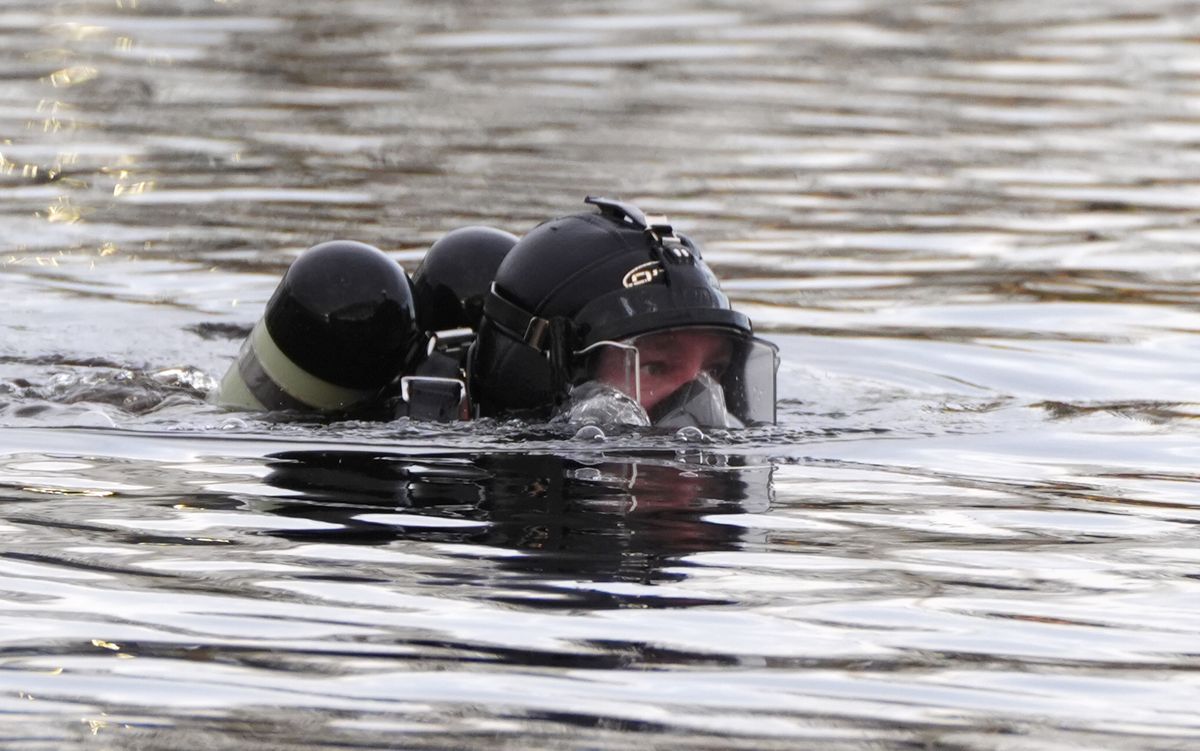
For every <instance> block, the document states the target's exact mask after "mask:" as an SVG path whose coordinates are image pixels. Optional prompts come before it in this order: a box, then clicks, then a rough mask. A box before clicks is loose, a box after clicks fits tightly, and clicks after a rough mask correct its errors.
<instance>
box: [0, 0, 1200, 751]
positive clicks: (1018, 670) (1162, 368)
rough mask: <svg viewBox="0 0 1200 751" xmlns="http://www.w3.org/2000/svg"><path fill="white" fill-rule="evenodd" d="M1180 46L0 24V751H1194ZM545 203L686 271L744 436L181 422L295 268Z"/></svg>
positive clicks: (343, 23) (803, 7) (172, 4)
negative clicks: (728, 320) (775, 371)
mask: <svg viewBox="0 0 1200 751" xmlns="http://www.w3.org/2000/svg"><path fill="white" fill-rule="evenodd" d="M1197 18H1198V17H1197V14H1196V13H1195V8H1194V7H1193V5H1192V4H1191V3H1188V2H1179V1H1178V0H1146V2H1141V3H1139V4H1137V6H1136V7H1133V6H1131V5H1130V4H1129V3H1122V2H1117V1H1116V0H1100V1H1098V2H1088V3H1078V2H1065V3H1046V2H1032V0H1000V1H998V2H978V1H972V0H946V1H944V2H943V1H936V0H928V1H926V0H919V1H918V2H910V3H902V4H895V3H886V2H881V1H880V0H819V1H817V2H806V3H803V4H799V5H798V4H796V3H787V2H782V0H773V1H769V2H765V3H758V4H755V5H753V6H752V7H751V6H747V5H746V4H736V3H730V2H716V3H698V2H695V0H667V1H666V2H664V3H659V4H657V5H655V6H654V7H653V8H648V7H646V6H645V4H644V3H642V4H638V3H633V2H629V1H628V0H618V2H615V3H610V4H608V5H605V6H604V7H593V6H587V7H584V6H582V5H580V6H578V7H575V6H571V5H569V4H568V5H564V4H562V3H556V4H549V3H545V2H540V1H539V0H523V1H522V2H509V3H502V4H483V3H468V2H463V3H454V4H444V3H442V4H437V3H425V4H396V3H390V2H384V1H383V0H343V1H342V2H338V3H331V2H317V3H315V4H314V3H308V4H305V5H304V6H303V7H302V8H301V7H298V6H295V5H294V4H288V3H281V2H273V1H266V2H258V3H245V2H238V1H237V0H216V1H210V0H164V1H163V2H149V0H79V1H78V2H73V3H68V4H56V5H47V4H38V3H33V2H27V1H22V0H17V1H15V2H9V3H5V4H3V5H2V6H0V63H2V65H3V70H4V74H3V75H2V76H0V198H2V199H3V200H0V226H2V227H3V233H2V234H0V285H2V286H0V289H2V290H3V292H4V294H5V295H6V296H7V298H8V303H7V304H6V305H5V307H4V308H3V311H4V314H3V316H0V509H2V510H3V513H2V514H0V529H2V530H3V531H4V533H5V535H6V540H7V544H6V547H5V549H4V551H3V552H0V651H2V654H3V659H4V663H3V667H4V669H3V670H0V685H2V688H0V706H2V709H3V715H2V717H3V719H0V737H3V738H4V745H5V746H6V747H8V746H11V747H14V748H17V747H20V748H63V747H69V746H72V745H79V746H82V745H85V744H95V743H101V744H108V745H112V746H114V747H118V746H119V747H147V748H176V747H181V746H196V747H222V748H224V747H231V748H232V747H245V746H247V745H251V746H252V745H256V744H257V745H268V744H274V746H275V747H279V748H297V747H300V748H305V747H312V746H315V745H322V746H323V747H328V748H364V747H367V748H371V747H379V748H392V747H396V746H401V745H402V746H406V747H414V748H463V747H484V746H486V747H489V748H491V747H495V746H496V745H514V746H520V747H551V748H559V747H561V748H567V747H575V746H580V745H586V746H587V747H590V748H627V747H629V746H630V745H634V744H637V745H642V744H643V742H645V743H648V744H649V745H652V746H656V747H657V746H661V747H664V748H665V747H677V748H713V749H716V748H721V749H725V748H747V749H750V748H753V749H760V748H771V747H776V748H795V747H812V748H862V747H865V746H881V747H906V746H920V747H938V748H941V747H947V748H950V747H953V748H981V749H984V748H986V749H997V748H1006V749H1034V748H1037V749H1042V748H1047V747H1104V748H1118V747H1137V748H1144V747H1162V748H1168V747H1170V748H1183V747H1189V746H1191V745H1194V742H1195V736H1196V735H1197V733H1198V732H1200V723H1198V722H1197V715H1196V712H1195V709H1194V706H1195V703H1196V702H1195V696H1196V688H1197V685H1196V684H1197V680H1196V677H1195V672H1196V671H1195V667H1196V665H1195V659H1194V653H1195V647H1194V643H1195V641H1196V639H1195V636H1196V634H1197V631H1198V628H1200V624H1198V623H1197V618H1196V613H1197V612H1200V609H1198V608H1197V591H1196V564H1197V562H1198V561H1197V555H1196V554H1195V553H1194V552H1193V549H1194V548H1195V544H1194V543H1195V531H1194V530H1195V524H1196V521H1197V511H1196V509H1197V504H1196V493H1195V489H1196V487H1197V481H1198V477H1197V474H1196V469H1195V466H1196V460H1197V459H1198V458H1200V451H1198V450H1197V448H1196V435H1197V421H1196V417H1197V415H1198V414H1200V412H1198V409H1197V405H1198V404H1200V386H1198V385H1197V384H1198V383H1200V381H1197V379H1196V377H1195V374H1196V373H1197V372H1200V346H1198V345H1197V342H1198V340H1197V336H1198V334H1197V332H1200V313H1198V309H1197V307H1196V304H1195V302H1194V300H1195V299H1196V297H1197V292H1200V289H1198V285H1197V279H1198V278H1200V273H1198V272H1200V264H1198V261H1197V257H1196V254H1195V239H1196V232H1195V227H1194V225H1195V222H1196V215H1197V211H1198V210H1200V189H1198V185H1200V183H1198V182H1197V178H1196V175H1197V174H1198V171H1197V167H1198V166H1200V162H1198V157H1197V152H1196V150H1195V149H1194V148H1192V147H1193V146H1194V143H1195V141H1196V139H1197V137H1198V136H1200V118H1198V116H1197V110H1198V104H1200V98H1198V96H1200V88H1198V87H1197V84H1196V76H1195V74H1196V72H1197V71H1200V47H1197V45H1196V43H1195V40H1196V39H1197V38H1198V37H1197V35H1198V33H1200V21H1198V20H1197ZM589 193H605V194H611V195H620V196H622V197H624V198H626V199H629V200H635V201H638V202H639V203H641V204H642V205H644V206H646V207H648V208H652V209H653V210H655V211H659V212H664V213H667V214H670V215H671V217H672V218H673V219H674V220H675V221H676V222H677V223H678V224H679V225H680V226H681V227H682V228H683V229H684V230H685V231H687V232H689V233H690V234H692V235H694V236H696V237H697V238H699V239H700V240H701V241H703V242H704V243H705V246H706V249H705V256H706V259H707V260H708V261H709V262H710V264H711V265H712V266H713V268H714V269H715V270H716V271H717V273H718V274H719V275H720V276H721V277H722V278H723V279H725V280H726V284H725V288H726V290H727V291H728V292H729V294H730V295H731V297H732V298H734V300H735V301H736V303H737V305H738V306H739V307H741V308H743V309H745V310H746V311H747V312H749V313H750V314H751V316H752V317H753V318H754V320H755V323H756V325H757V326H758V328H759V330H760V331H761V332H763V333H765V334H766V335H767V336H769V337H770V338H772V339H774V340H776V341H778V343H779V344H780V346H781V349H782V354H783V359H784V365H783V370H782V371H781V383H780V391H781V394H782V397H783V400H782V403H781V405H780V414H781V425H780V426H779V427H777V428H775V429H770V430H765V429H764V430H756V431H750V432H748V433H745V434H738V435H734V436H731V437H730V438H728V439H724V438H721V439H719V440H716V441H711V442H708V443H701V444H699V445H696V444H694V443H686V442H682V441H679V440H677V439H674V438H672V437H670V436H655V435H648V434H637V433H633V434H628V435H621V436H612V437H610V438H609V439H608V440H606V441H603V442H589V441H584V440H577V439H572V438H571V437H570V436H569V435H563V434H558V433H555V432H554V431H553V430H551V429H549V428H547V427H546V426H527V425H515V424H509V423H493V422H482V423H479V424H475V425H456V426H448V427H437V428H434V427H432V426H428V425H420V424H412V423H407V422H404V421H400V422H396V423H390V424H365V423H354V422H346V423H337V424H332V425H319V424H312V423H308V422H303V421H298V420H296V419H294V418H291V417H288V416H281V415H270V416H258V415H244V414H243V415H238V414H228V413H224V412H222V411H220V410H218V409H216V408H215V407H213V406H212V405H209V404H208V403H207V402H206V401H205V400H204V395H205V394H206V392H207V391H208V390H210V389H211V387H212V378H213V376H215V375H218V374H220V373H222V372H224V370H225V368H226V367H227V366H228V363H229V362H230V360H231V359H232V358H233V356H234V354H235V352H236V350H237V347H238V343H239V341H240V340H241V338H242V337H244V336H245V334H246V332H247V331H248V330H249V327H250V326H251V325H252V324H253V323H254V321H255V320H257V318H258V317H259V315H260V313H261V311H262V306H263V304H264V302H265V301H266V299H267V297H268V296H269V295H270V293H271V291H272V290H273V288H274V286H275V283H276V281H277V280H278V277H279V275H280V273H281V272H282V271H283V269H284V268H286V266H287V264H288V262H289V261H290V260H291V259H292V258H294V257H295V255H296V254H297V253H299V252H300V251H301V250H302V249H303V248H305V247H308V246H310V245H312V244H314V243H316V242H320V241H323V240H328V239H332V238H336V237H345V238H352V239H357V240H361V241H364V242H369V243H372V244H376V245H378V246H379V247H381V248H383V249H384V250H385V251H387V252H388V253H389V254H391V255H392V256H393V257H395V258H396V259H397V260H398V261H400V262H401V263H402V264H404V265H405V266H406V268H408V269H409V270H410V271H411V270H412V269H413V268H414V267H415V264H416V263H417V262H418V261H419V259H420V258H421V256H422V254H423V253H424V250H425V248H427V247H428V246H429V245H430V243H431V242H432V241H433V240H434V239H436V238H437V237H439V236H440V235H441V234H442V233H444V232H445V231H447V230H449V229H451V228H454V227H458V226H462V225H466V224H488V225H493V226H497V227H501V228H504V229H507V230H510V231H513V232H516V233H521V232H524V231H527V230H528V229H529V228H530V227H532V226H533V225H534V224H535V223H536V222H538V221H540V220H542V219H544V218H546V217H549V216H553V215H558V214H562V213H567V212H570V211H575V210H579V209H581V208H583V207H582V204H581V203H580V201H581V199H582V197H583V196H584V195H586V194H589ZM1118 710H1119V711H1118ZM635 734H636V736H635Z"/></svg>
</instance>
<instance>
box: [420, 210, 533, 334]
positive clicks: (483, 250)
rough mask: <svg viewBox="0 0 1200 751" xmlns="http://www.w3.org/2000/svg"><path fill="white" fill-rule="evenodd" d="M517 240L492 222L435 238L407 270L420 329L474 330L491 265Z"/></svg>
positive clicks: (488, 285) (489, 282) (488, 284)
mask: <svg viewBox="0 0 1200 751" xmlns="http://www.w3.org/2000/svg"><path fill="white" fill-rule="evenodd" d="M516 243H517V236H516V235H513V234H509V233H508V232H505V231H503V230H499V229H495V228H493V227H462V228H460V229H456V230H452V231H450V232H447V233H446V234H445V235H443V236H442V237H441V238H440V239H439V240H438V241H437V242H435V243H434V244H433V247H431V248H430V249H429V252H428V253H426V254H425V258H424V259H422V260H421V265H420V266H418V267H417V270H416V271H415V272H413V276H412V281H413V295H414V298H415V300H416V304H417V323H418V325H419V326H420V327H421V330H422V331H425V332H433V331H448V330H450V329H459V328H469V329H471V330H478V328H479V320H480V318H482V317H483V301H484V298H485V297H486V296H487V293H488V290H489V289H490V288H491V286H492V279H493V278H495V276H496V269H498V268H500V262H501V261H503V260H504V257H505V256H506V255H508V251H509V250H510V249H512V246H513V245H515V244H516Z"/></svg>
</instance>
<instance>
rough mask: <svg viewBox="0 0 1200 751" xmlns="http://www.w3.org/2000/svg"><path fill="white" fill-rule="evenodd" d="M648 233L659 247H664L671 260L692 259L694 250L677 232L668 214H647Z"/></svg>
mask: <svg viewBox="0 0 1200 751" xmlns="http://www.w3.org/2000/svg"><path fill="white" fill-rule="evenodd" d="M646 235H647V236H648V237H649V238H650V241H651V242H653V243H654V244H655V245H656V246H657V247H659V248H662V249H663V252H664V253H665V254H666V255H667V256H668V257H669V259H670V260H673V261H676V262H683V261H688V260H690V259H691V257H692V251H691V250H690V249H689V248H688V246H686V245H684V244H683V241H682V240H680V239H679V237H678V236H677V235H676V234H675V228H674V227H672V226H671V221H670V220H669V219H667V217H666V215H664V214H647V215H646Z"/></svg>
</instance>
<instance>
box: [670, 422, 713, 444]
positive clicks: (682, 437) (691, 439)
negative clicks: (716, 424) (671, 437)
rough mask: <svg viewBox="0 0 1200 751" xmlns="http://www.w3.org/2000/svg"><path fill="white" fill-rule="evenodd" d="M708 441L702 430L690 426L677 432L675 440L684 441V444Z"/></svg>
mask: <svg viewBox="0 0 1200 751" xmlns="http://www.w3.org/2000/svg"><path fill="white" fill-rule="evenodd" d="M707 439H708V436H706V435H704V431H703V430H701V429H700V428H697V427H694V426H692V425H688V426H687V427H683V428H680V429H679V430H677V431H675V440H677V441H683V442H684V443H701V442H703V441H705V440H707Z"/></svg>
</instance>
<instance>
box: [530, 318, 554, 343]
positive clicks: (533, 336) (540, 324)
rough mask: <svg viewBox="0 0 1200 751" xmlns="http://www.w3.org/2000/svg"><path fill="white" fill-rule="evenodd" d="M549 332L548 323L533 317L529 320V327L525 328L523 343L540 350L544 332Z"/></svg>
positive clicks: (544, 336) (544, 337)
mask: <svg viewBox="0 0 1200 751" xmlns="http://www.w3.org/2000/svg"><path fill="white" fill-rule="evenodd" d="M549 330H550V322H549V321H547V320H546V319H545V318H538V317H537V316H533V317H532V318H530V319H529V325H528V326H526V327H525V343H526V344H528V345H529V346H530V347H533V348H534V349H538V350H540V349H541V348H542V342H543V341H545V339H546V332H547V331H549Z"/></svg>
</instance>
